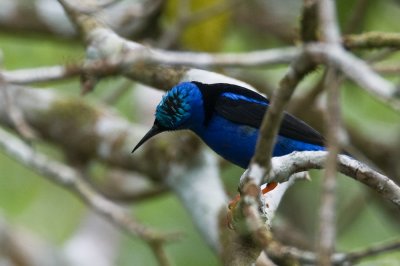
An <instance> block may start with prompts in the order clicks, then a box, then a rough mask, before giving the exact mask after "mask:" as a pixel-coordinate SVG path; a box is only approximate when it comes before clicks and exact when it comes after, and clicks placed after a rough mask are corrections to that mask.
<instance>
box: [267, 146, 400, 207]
mask: <svg viewBox="0 0 400 266" xmlns="http://www.w3.org/2000/svg"><path fill="white" fill-rule="evenodd" d="M326 157H327V152H325V151H305V152H293V153H291V154H288V155H285V156H281V157H274V158H272V168H271V173H270V179H268V180H267V182H272V181H277V182H284V181H286V180H288V178H289V177H290V176H291V175H292V174H294V173H298V172H303V171H306V170H309V169H323V168H324V166H325V160H326ZM337 163H338V171H339V172H341V173H342V174H344V175H347V176H349V177H351V178H353V179H355V180H357V181H359V182H361V183H363V184H365V185H367V186H368V187H370V188H371V189H372V190H374V191H376V192H377V193H379V194H380V195H381V196H382V197H383V198H385V199H387V200H389V201H391V202H392V203H393V204H395V205H396V206H397V207H399V208H400V187H399V186H398V185H397V184H396V183H394V182H393V181H392V180H391V179H390V178H388V177H387V176H384V175H382V174H380V173H378V172H376V171H375V170H373V169H371V168H370V167H368V166H367V165H365V164H363V163H361V162H359V161H357V160H354V159H352V158H351V157H349V156H346V155H339V156H338V161H337Z"/></svg>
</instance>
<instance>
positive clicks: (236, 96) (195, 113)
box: [132, 81, 326, 169]
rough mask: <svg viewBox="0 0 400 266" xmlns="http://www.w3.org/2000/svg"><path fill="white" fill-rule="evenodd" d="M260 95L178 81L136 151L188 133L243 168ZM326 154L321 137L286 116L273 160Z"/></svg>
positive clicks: (252, 143) (262, 105)
mask: <svg viewBox="0 0 400 266" xmlns="http://www.w3.org/2000/svg"><path fill="white" fill-rule="evenodd" d="M269 105H270V102H269V100H268V99H267V98H266V97H264V96H263V95H261V94H259V93H257V92H255V91H252V90H249V89H247V88H244V87H242V86H238V85H234V84H229V83H213V84H206V83H201V82H198V81H191V82H182V83H179V84H177V85H176V86H174V87H173V88H172V89H170V90H169V91H167V92H166V94H165V95H164V96H163V97H162V99H161V101H160V103H159V104H158V105H157V107H156V111H155V120H154V123H153V126H152V127H151V129H150V130H149V131H148V132H147V134H145V136H144V137H143V138H142V139H141V140H140V141H139V143H138V144H137V145H136V146H135V147H134V149H133V151H132V153H133V152H135V151H136V150H137V149H138V148H139V147H140V146H141V145H142V144H143V143H145V142H146V141H147V140H149V139H150V138H152V137H154V136H155V135H157V134H159V133H162V132H165V131H175V130H190V131H192V132H194V133H195V134H196V135H197V136H198V137H200V138H201V139H202V140H203V141H204V142H205V143H206V144H207V145H208V146H209V147H210V148H211V149H212V150H214V151H215V152H216V153H217V154H219V155H220V156H222V157H223V158H225V159H226V160H228V161H230V162H232V163H233V164H235V165H237V166H239V167H241V168H244V169H247V168H248V166H249V164H250V161H251V158H252V157H253V155H254V153H255V148H256V143H257V138H258V135H259V133H260V126H261V122H262V119H263V117H264V114H265V112H266V111H267V109H268V107H269ZM321 150H326V148H325V145H324V138H323V136H322V135H321V134H320V133H319V132H318V131H317V130H315V129H313V128H312V127H311V126H309V125H307V124H306V123H305V122H304V121H302V120H300V119H299V118H297V117H295V116H293V115H291V114H289V113H288V112H284V115H283V119H282V123H281V125H280V129H279V133H278V136H277V138H276V141H275V143H274V148H273V153H272V156H273V157H276V156H283V155H286V154H289V153H292V152H294V151H321Z"/></svg>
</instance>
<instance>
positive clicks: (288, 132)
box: [215, 95, 324, 146]
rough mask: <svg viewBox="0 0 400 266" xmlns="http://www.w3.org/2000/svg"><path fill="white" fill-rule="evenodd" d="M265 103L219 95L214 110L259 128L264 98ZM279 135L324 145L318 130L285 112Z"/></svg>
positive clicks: (231, 118) (236, 121) (237, 121)
mask: <svg viewBox="0 0 400 266" xmlns="http://www.w3.org/2000/svg"><path fill="white" fill-rule="evenodd" d="M265 103H266V104H265V105H264V104H260V103H257V102H250V101H247V100H242V99H230V98H228V97H225V96H223V95H221V96H220V97H219V98H218V100H217V101H216V103H215V111H216V112H217V113H218V114H219V115H221V116H222V117H224V118H226V119H228V120H230V121H232V122H234V123H238V124H243V125H248V126H251V127H255V128H259V127H260V126H261V122H262V119H263V117H264V114H265V112H266V111H267V108H268V100H266V99H265ZM279 135H281V136H284V137H288V138H292V139H295V140H299V141H304V142H307V143H310V144H315V145H320V146H324V138H323V137H322V136H321V134H319V133H318V131H316V130H315V129H313V128H312V127H310V126H309V125H307V124H306V123H305V122H303V121H302V120H300V119H298V118H296V117H294V116H292V115H290V114H289V113H286V112H285V114H284V117H283V121H282V124H281V127H280V129H279Z"/></svg>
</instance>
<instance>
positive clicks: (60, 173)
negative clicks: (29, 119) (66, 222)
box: [0, 128, 178, 252]
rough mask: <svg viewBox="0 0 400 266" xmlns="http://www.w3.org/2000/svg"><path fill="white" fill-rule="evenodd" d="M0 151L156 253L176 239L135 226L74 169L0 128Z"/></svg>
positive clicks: (169, 235)
mask: <svg viewBox="0 0 400 266" xmlns="http://www.w3.org/2000/svg"><path fill="white" fill-rule="evenodd" d="M0 148H1V149H2V150H3V151H4V152H5V153H6V154H7V155H9V156H10V157H12V158H14V159H15V160H17V161H18V162H20V163H22V164H23V165H25V166H27V167H29V168H31V169H32V170H34V171H35V172H37V173H39V174H41V175H43V176H45V177H47V178H48V179H49V180H50V181H52V182H55V183H57V184H58V185H61V186H63V187H64V188H66V189H68V190H69V191H71V192H72V193H74V194H76V195H78V196H79V197H80V198H81V199H82V200H83V201H84V202H86V204H87V205H88V206H90V207H91V208H92V209H93V210H94V211H95V212H97V213H98V214H100V215H102V216H103V217H105V218H106V219H107V220H109V221H110V222H112V223H114V224H115V225H116V226H118V227H119V228H121V229H123V230H124V231H126V232H127V233H129V234H130V235H132V236H136V237H140V238H141V239H143V240H144V241H146V242H147V243H148V244H149V245H150V247H151V248H152V249H153V251H155V250H156V248H157V250H158V249H159V248H160V246H161V245H163V244H164V242H166V241H170V240H174V239H176V238H177V236H178V235H177V234H176V233H168V234H166V233H159V232H156V231H153V230H152V229H150V228H148V227H146V226H144V225H142V224H139V223H138V222H137V221H135V220H134V219H133V218H132V217H131V216H130V214H129V213H128V212H127V211H126V210H125V209H124V208H122V207H120V206H118V205H116V204H114V203H113V202H111V201H109V200H107V199H106V198H104V197H103V196H101V195H100V194H98V193H97V192H96V191H95V190H94V189H93V188H92V187H91V186H90V185H89V184H88V183H86V181H84V179H83V178H82V177H81V175H80V173H78V172H77V171H76V170H75V169H73V168H71V167H69V166H67V165H65V164H62V163H60V162H57V161H53V160H51V159H50V158H48V157H46V156H45V155H44V154H41V153H39V152H37V151H34V150H33V149H32V148H31V147H30V146H28V145H27V144H25V143H24V142H23V141H21V140H19V139H18V138H16V137H14V136H13V135H11V134H10V133H8V132H7V131H5V130H4V129H2V128H0ZM157 252H158V251H157Z"/></svg>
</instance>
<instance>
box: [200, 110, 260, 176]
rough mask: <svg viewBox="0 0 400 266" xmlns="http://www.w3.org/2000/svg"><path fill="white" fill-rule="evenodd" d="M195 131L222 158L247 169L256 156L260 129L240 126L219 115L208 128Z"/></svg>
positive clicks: (214, 117) (210, 122) (203, 127)
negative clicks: (255, 150) (254, 155)
mask: <svg viewBox="0 0 400 266" xmlns="http://www.w3.org/2000/svg"><path fill="white" fill-rule="evenodd" d="M193 131H194V132H195V133H196V134H197V135H199V136H200V138H202V139H203V141H204V142H205V143H206V144H207V145H208V146H209V147H210V148H211V149H213V150H214V151H215V152H216V153H218V154H219V155H220V156H222V157H223V158H225V159H226V160H228V161H230V162H232V163H234V164H236V165H239V166H241V167H243V168H247V166H248V164H249V162H250V159H251V157H252V156H253V154H254V149H255V145H256V141H257V136H258V129H256V128H254V127H250V126H246V125H238V124H236V123H233V122H230V121H229V120H226V119H224V118H223V117H221V116H219V115H214V116H213V117H212V119H211V120H210V121H209V123H208V124H207V126H202V127H200V128H197V129H195V130H193Z"/></svg>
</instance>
